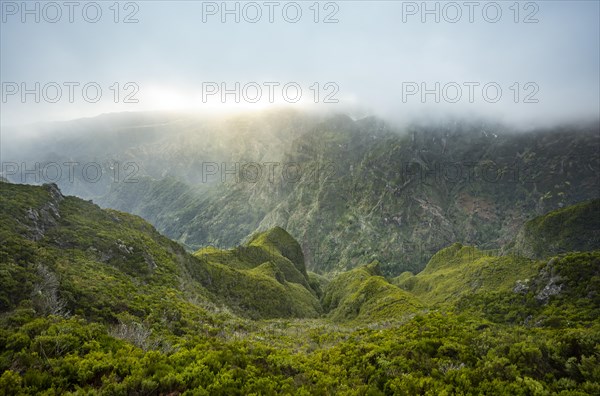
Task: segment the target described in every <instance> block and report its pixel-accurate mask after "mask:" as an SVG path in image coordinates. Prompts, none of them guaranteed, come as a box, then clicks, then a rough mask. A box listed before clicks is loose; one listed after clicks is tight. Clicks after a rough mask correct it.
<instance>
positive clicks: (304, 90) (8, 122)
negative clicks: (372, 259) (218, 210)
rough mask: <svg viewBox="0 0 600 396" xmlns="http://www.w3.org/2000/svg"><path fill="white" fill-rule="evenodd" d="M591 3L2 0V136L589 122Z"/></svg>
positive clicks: (595, 73) (596, 67)
mask: <svg viewBox="0 0 600 396" xmlns="http://www.w3.org/2000/svg"><path fill="white" fill-rule="evenodd" d="M599 4H600V3H599V2H598V1H537V2H526V1H524V2H515V1H499V2H476V1H473V2H467V1H458V2H435V1H430V2H427V3H424V2H422V1H418V2H402V1H336V2H315V1H297V2H287V1H272V2H269V1H257V2H235V1H230V2H226V3H225V2H222V1H218V2H205V1H179V2H177V1H168V2H167V1H133V2H114V1H106V2H104V1H98V2H87V1H83V2H79V1H74V2H71V3H67V2H64V1H57V2H37V1H29V2H26V3H24V2H22V1H4V0H2V1H0V6H1V7H0V12H1V23H0V79H1V81H2V98H0V99H1V100H0V105H1V108H0V113H1V118H0V127H8V126H14V125H23V124H31V123H37V122H45V121H57V120H68V119H74V118H80V117H90V116H95V115H98V114H101V113H107V112H121V111H154V110H174V111H186V112H197V113H203V112H206V113H215V112H220V111H224V112H228V111H236V110H239V109H244V110H254V109H256V110H260V109H263V108H269V107H273V106H289V107H296V108H301V109H303V108H306V109H319V110H323V109H325V110H334V111H344V112H347V113H349V114H351V115H353V116H355V117H362V116H365V115H377V116H381V117H384V118H387V119H391V120H396V121H405V120H409V119H413V118H415V117H422V118H435V117H440V116H446V115H451V116H458V117H490V118H493V119H496V120H498V121H502V122H507V123H515V124H521V125H535V124H551V123H557V122H570V121H576V120H583V119H589V118H591V119H597V118H598V116H599V113H600V110H599V109H600V99H599V96H600V83H599V78H600V77H599V75H600V53H599V50H600V42H599V40H600V28H599V15H600V6H599ZM36 19H37V20H36ZM236 19H237V20H236Z"/></svg>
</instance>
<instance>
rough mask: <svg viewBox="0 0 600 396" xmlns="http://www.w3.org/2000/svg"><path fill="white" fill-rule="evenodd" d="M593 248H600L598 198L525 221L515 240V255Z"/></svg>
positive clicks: (540, 255)
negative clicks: (516, 253)
mask: <svg viewBox="0 0 600 396" xmlns="http://www.w3.org/2000/svg"><path fill="white" fill-rule="evenodd" d="M594 249H600V199H596V200H592V201H589V202H582V203H579V204H577V205H573V206H569V207H566V208H563V209H559V210H555V211H553V212H550V213H548V214H546V215H544V216H540V217H537V218H535V219H533V220H531V221H528V222H527V223H526V224H525V225H524V226H523V228H522V229H521V231H520V232H519V235H518V236H517V240H516V243H515V251H516V252H518V254H521V255H524V256H528V257H535V258H544V257H550V256H554V255H556V254H559V253H565V252H574V251H588V250H594Z"/></svg>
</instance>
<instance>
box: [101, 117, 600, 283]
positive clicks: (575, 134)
mask: <svg viewBox="0 0 600 396" xmlns="http://www.w3.org/2000/svg"><path fill="white" fill-rule="evenodd" d="M299 117H300V116H299ZM286 133H287V132H285V131H283V132H282V134H284V135H285V134H286ZM287 136H288V137H287V138H282V139H281V140H280V142H281V145H280V146H278V150H280V152H279V154H278V155H279V157H278V158H279V159H278V160H277V161H276V165H268V166H266V165H263V164H264V162H262V160H261V158H260V157H254V158H252V157H247V158H246V160H245V161H240V165H239V174H238V175H237V176H238V179H237V180H236V179H235V177H234V176H232V175H226V179H227V180H225V182H217V183H213V184H211V185H210V186H208V185H207V184H201V185H190V184H188V183H186V182H183V181H181V180H180V179H177V178H163V179H161V178H159V179H156V178H151V177H148V178H140V180H139V182H138V183H117V184H114V185H113V186H112V189H111V191H110V192H109V193H108V194H106V195H104V196H102V197H97V198H94V199H95V200H96V201H97V202H98V203H99V204H100V205H101V206H105V207H114V208H118V209H122V210H126V211H131V212H133V213H136V214H138V215H141V216H142V217H144V218H145V219H147V220H149V221H150V222H151V223H153V224H154V225H156V226H157V227H158V229H159V230H161V231H162V232H164V233H165V234H166V235H168V236H169V237H170V238H173V239H174V240H177V241H179V242H180V243H182V244H184V245H185V246H186V247H187V248H188V249H189V250H190V251H194V250H196V249H198V248H200V247H202V246H204V245H214V246H219V247H222V248H229V247H233V246H235V245H237V244H239V243H242V242H244V241H246V240H247V238H248V237H249V236H250V235H251V234H252V233H254V232H255V231H257V230H259V231H261V230H262V231H264V230H267V229H270V228H272V227H275V226H279V227H282V228H284V229H286V230H287V231H288V232H289V233H290V234H291V235H292V236H294V238H296V239H297V240H298V241H299V243H300V244H301V246H302V249H303V251H304V254H305V259H306V265H307V268H308V269H309V270H311V271H314V272H318V273H321V274H327V273H331V274H335V273H339V272H343V271H345V270H348V269H352V268H355V267H359V266H361V265H364V263H368V262H372V261H379V262H380V263H381V269H382V271H383V273H384V274H386V275H389V276H397V275H399V274H401V273H402V272H404V271H411V272H419V271H421V270H422V269H423V268H424V267H425V265H426V264H427V262H428V261H429V259H430V258H431V257H432V256H433V254H435V253H436V252H437V251H438V250H440V249H442V248H444V247H447V246H450V245H451V244H453V243H455V242H460V243H462V244H465V245H473V246H476V247H478V248H479V249H483V250H488V249H499V248H506V247H507V246H508V244H510V243H511V242H512V241H513V239H514V235H515V234H516V233H517V232H518V231H519V230H520V228H521V226H522V225H523V224H524V223H525V222H526V221H528V220H530V219H532V218H533V217H535V216H538V215H541V214H543V213H545V212H547V211H549V210H553V209H559V208H560V207H564V206H568V205H571V204H574V203H577V202H580V201H583V200H587V199H594V198H598V191H600V182H599V179H598V169H600V156H599V154H598V153H599V152H600V134H599V133H598V126H597V125H588V126H568V127H556V128H552V129H544V130H532V131H528V132H517V131H512V130H508V129H507V128H505V127H503V126H501V125H491V124H484V123H479V124H478V123H473V122H471V123H465V122H463V123H459V122H455V123H449V124H444V125H428V126H425V125H414V126H410V127H404V128H402V129H398V128H395V127H393V126H392V125H389V124H387V123H385V122H383V121H381V120H378V119H376V118H366V119H361V120H352V119H350V118H348V117H346V116H343V115H338V116H331V117H329V118H325V119H323V120H321V121H320V122H317V123H315V124H312V125H311V127H310V128H306V129H305V130H303V131H302V132H299V133H298V134H296V135H294V136H291V135H287ZM231 150H232V151H233V150H235V149H234V148H233V147H232V148H231ZM236 161H237V160H235V161H232V162H231V163H227V164H226V165H225V166H229V169H233V168H234V166H235V163H236ZM244 164H245V165H247V168H243V165H244ZM257 164H260V166H258V167H257ZM243 169H246V170H245V171H244V170H243ZM221 170H222V169H221Z"/></svg>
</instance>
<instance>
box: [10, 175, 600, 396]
mask: <svg viewBox="0 0 600 396" xmlns="http://www.w3.org/2000/svg"><path fill="white" fill-rule="evenodd" d="M565 221H566V222H568V221H569V219H568V218H566V219H565ZM541 232H543V230H542V231H541ZM0 242H1V243H0V395H28V394H45V395H55V394H110V395H142V394H143V395H176V394H185V395H236V394H239V395H248V394H261V395H276V394H300V395H309V394H323V395H325V394H342V395H392V394H394V395H395V394H397V395H419V394H421V395H445V394H446V395H452V394H456V395H479V394H486V395H553V394H557V395H573V396H575V395H597V394H600V369H599V367H600V347H599V345H600V323H599V321H598V318H599V317H600V296H599V294H598V291H599V290H600V246H597V245H596V246H590V245H587V247H588V248H587V249H585V250H586V251H579V252H569V253H562V254H559V255H554V256H553V257H550V258H545V259H543V260H533V259H528V258H522V257H518V256H514V255H509V256H499V255H498V252H491V251H482V250H478V249H476V248H473V247H467V246H463V245H461V244H453V245H451V246H449V247H447V248H446V249H443V250H441V251H440V252H438V253H437V254H436V255H434V256H433V257H432V258H431V260H430V261H429V263H428V264H427V266H426V268H425V270H423V271H422V272H421V273H418V274H416V275H413V274H410V273H404V274H402V275H400V276H399V277H397V278H394V279H392V280H391V281H389V280H388V279H386V278H385V277H384V276H383V273H382V270H381V268H380V265H379V263H378V262H375V261H374V262H371V264H368V265H364V266H360V267H358V268H355V269H353V270H350V271H347V272H342V273H340V274H338V275H337V276H335V277H333V279H328V278H326V277H323V276H322V275H317V274H314V273H312V272H307V271H306V267H305V263H304V257H303V252H302V248H301V247H300V244H299V243H298V242H296V241H295V240H294V239H293V238H292V237H291V236H290V235H289V234H288V233H287V232H286V231H285V230H283V229H281V228H273V229H269V230H267V231H265V232H259V233H256V234H254V235H253V236H252V237H250V238H249V239H248V242H247V243H245V244H244V245H242V246H239V247H237V248H233V249H229V250H221V249H217V248H213V247H206V248H203V249H201V250H199V251H197V252H196V253H195V254H194V255H190V254H188V253H187V252H186V251H185V250H184V249H183V248H182V247H180V246H179V245H178V244H176V243H175V242H172V241H170V240H168V239H166V238H164V237H162V236H161V235H160V234H158V233H157V232H156V230H155V229H154V228H153V227H152V226H150V225H149V224H148V223H146V222H145V221H143V220H142V219H140V218H139V217H136V216H132V215H128V214H125V213H122V212H117V211H112V210H101V209H100V208H99V207H97V206H96V205H94V204H92V203H90V202H86V201H82V200H80V199H77V198H73V197H63V196H62V194H61V193H60V191H59V190H58V189H57V188H56V187H55V186H53V185H45V186H40V187H34V186H23V185H16V184H9V183H5V182H0ZM581 250H584V249H581Z"/></svg>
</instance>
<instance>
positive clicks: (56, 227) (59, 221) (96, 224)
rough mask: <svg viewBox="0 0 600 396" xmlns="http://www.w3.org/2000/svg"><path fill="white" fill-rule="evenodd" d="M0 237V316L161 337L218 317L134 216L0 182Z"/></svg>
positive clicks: (169, 248)
mask: <svg viewBox="0 0 600 396" xmlns="http://www.w3.org/2000/svg"><path fill="white" fill-rule="evenodd" d="M0 240H1V242H2V243H1V244H0V246H1V247H0V260H1V261H0V262H1V271H0V284H1V287H0V309H1V310H2V312H9V311H12V310H15V309H21V310H25V311H27V312H29V311H31V312H32V313H33V314H34V315H46V314H54V315H62V316H66V317H68V316H70V315H73V314H75V315H80V316H82V317H85V318H86V319H88V320H92V321H99V322H102V323H106V324H111V325H117V324H125V325H132V323H133V324H134V325H135V326H143V327H144V328H146V329H147V330H148V331H149V332H150V330H151V329H153V331H155V332H158V333H160V334H183V333H187V334H190V333H196V332H198V331H205V330H208V329H210V328H212V326H211V325H210V323H214V322H215V320H217V319H216V318H217V317H218V316H219V315H217V313H218V311H219V309H218V306H217V305H215V303H218V300H217V299H216V298H214V296H211V295H210V293H209V292H208V291H207V290H205V289H204V288H203V287H202V286H201V285H200V284H199V283H198V282H196V281H194V280H193V279H192V278H191V277H190V276H189V274H188V268H192V267H194V266H195V265H196V263H195V259H194V258H193V257H191V256H190V255H188V254H187V253H186V252H185V251H184V249H183V248H182V247H180V246H179V245H178V244H176V243H174V242H173V241H170V240H168V239H167V238H165V237H163V236H161V235H160V234H159V233H158V232H156V230H155V229H154V228H153V227H152V226H151V225H150V224H148V223H146V222H145V221H144V220H142V219H141V218H139V217H137V216H133V215H129V214H126V213H122V212H117V211H113V210H102V209H100V208H99V207H98V206H96V205H94V204H92V203H90V202H86V201H83V200H81V199H79V198H75V197H68V196H67V197H65V196H63V195H62V194H61V192H60V190H59V189H58V188H57V187H56V185H51V184H48V185H44V186H39V187H38V186H26V185H17V184H10V183H5V182H0ZM219 305H220V304H219ZM226 317H227V316H226V315H225V316H223V317H222V318H221V319H219V321H222V320H223V319H226Z"/></svg>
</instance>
